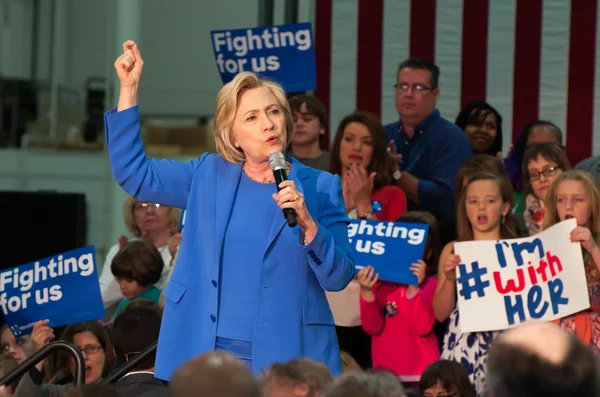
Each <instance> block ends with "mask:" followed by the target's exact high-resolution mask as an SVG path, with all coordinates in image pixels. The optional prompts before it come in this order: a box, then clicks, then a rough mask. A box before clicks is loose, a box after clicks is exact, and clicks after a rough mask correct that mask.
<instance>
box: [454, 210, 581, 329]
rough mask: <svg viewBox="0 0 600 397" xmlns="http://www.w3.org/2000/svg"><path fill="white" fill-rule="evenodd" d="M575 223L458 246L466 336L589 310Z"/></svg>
mask: <svg viewBox="0 0 600 397" xmlns="http://www.w3.org/2000/svg"><path fill="white" fill-rule="evenodd" d="M576 226H577V223H576V221H575V219H569V220H566V221H563V222H561V223H559V224H557V225H554V226H552V227H551V228H549V229H548V230H545V231H543V232H541V233H539V234H537V235H535V236H531V237H527V238H519V239H511V240H501V241H468V242H460V243H456V244H455V245H454V251H455V253H456V254H457V255H458V256H460V259H461V263H460V265H459V266H458V268H457V277H456V288H457V292H458V310H459V312H460V329H461V331H462V332H480V331H495V330H502V329H507V328H511V327H514V326H517V325H519V324H522V323H525V322H528V321H532V320H535V321H551V320H556V319H560V318H563V317H566V316H569V315H571V314H573V313H577V312H579V311H582V310H585V309H587V308H589V307H590V301H589V295H588V289H587V282H586V278H585V269H584V266H583V257H582V253H581V246H580V244H579V243H572V242H571V241H570V237H569V236H570V233H571V231H572V230H573V229H574V228H575V227H576Z"/></svg>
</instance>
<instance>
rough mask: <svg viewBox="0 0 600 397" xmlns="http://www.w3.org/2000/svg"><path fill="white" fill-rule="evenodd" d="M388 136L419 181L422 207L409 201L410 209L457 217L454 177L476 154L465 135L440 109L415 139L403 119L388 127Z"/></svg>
mask: <svg viewBox="0 0 600 397" xmlns="http://www.w3.org/2000/svg"><path fill="white" fill-rule="evenodd" d="M385 136H386V139H387V141H388V142H389V141H390V140H392V139H393V140H394V142H395V144H396V151H397V153H398V154H401V155H402V163H401V169H402V170H403V171H407V172H408V173H410V174H411V175H413V176H414V177H415V178H418V179H419V187H418V189H419V202H420V204H417V203H415V202H414V201H412V200H410V198H408V210H409V211H428V212H431V213H432V214H433V215H435V217H436V218H437V219H445V218H452V217H454V216H456V203H455V200H454V178H456V174H457V172H458V169H459V168H460V166H461V165H462V164H463V163H464V162H465V161H466V160H467V159H468V158H469V157H471V156H472V155H473V152H472V151H471V146H470V145H469V141H468V140H467V137H466V136H465V133H464V132H463V131H462V130H461V129H460V128H458V127H457V126H456V125H455V124H452V123H451V122H449V121H448V120H446V119H444V118H442V117H441V115H440V111H439V110H437V109H436V110H434V111H433V112H432V113H431V114H430V115H429V116H427V117H425V119H423V120H422V121H421V122H420V123H419V124H417V126H416V127H415V130H414V135H413V137H412V138H409V137H408V135H406V132H404V130H403V128H402V122H401V120H400V121H396V122H395V123H391V124H388V125H386V126H385Z"/></svg>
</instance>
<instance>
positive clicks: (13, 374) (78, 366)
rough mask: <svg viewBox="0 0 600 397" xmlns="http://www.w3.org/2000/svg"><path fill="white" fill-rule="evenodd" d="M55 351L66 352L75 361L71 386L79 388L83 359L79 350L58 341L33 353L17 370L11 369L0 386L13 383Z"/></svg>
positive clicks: (81, 379) (82, 373)
mask: <svg viewBox="0 0 600 397" xmlns="http://www.w3.org/2000/svg"><path fill="white" fill-rule="evenodd" d="M57 350H64V351H66V352H67V353H68V354H69V355H71V357H73V360H74V361H75V374H73V384H74V385H75V386H80V385H82V384H84V383H85V359H84V358H83V354H82V353H81V350H79V348H78V347H77V346H75V345H74V344H72V343H70V342H67V341H64V340H58V341H56V342H52V343H49V344H47V345H46V346H44V347H42V348H41V349H40V350H38V351H37V352H35V353H33V354H32V355H31V356H29V357H28V358H27V359H26V360H25V361H23V362H22V363H21V364H20V365H19V366H18V367H17V368H15V369H13V370H12V371H10V372H9V373H8V374H6V375H4V376H3V377H2V378H0V385H2V386H6V385H9V384H11V383H13V382H14V381H15V380H17V379H19V378H20V377H21V376H23V375H24V374H25V373H26V372H27V371H29V370H30V369H31V368H33V367H35V366H36V365H37V364H38V363H39V362H41V361H42V360H44V359H45V358H46V357H48V356H49V355H50V354H51V353H53V352H55V351H57Z"/></svg>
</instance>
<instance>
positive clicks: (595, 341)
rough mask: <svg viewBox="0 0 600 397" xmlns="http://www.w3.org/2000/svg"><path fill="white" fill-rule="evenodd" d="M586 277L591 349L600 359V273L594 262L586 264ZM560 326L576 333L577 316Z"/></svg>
mask: <svg viewBox="0 0 600 397" xmlns="http://www.w3.org/2000/svg"><path fill="white" fill-rule="evenodd" d="M585 277H586V280H587V285H588V293H589V295H590V305H591V309H590V310H589V316H590V322H591V326H592V339H591V341H590V348H591V349H592V352H593V353H594V354H595V355H596V357H600V313H599V311H598V309H600V272H599V271H598V269H597V268H596V265H595V264H594V261H593V260H589V261H587V262H586V264H585ZM560 326H561V327H562V328H563V329H566V330H567V331H569V332H572V333H575V328H576V326H575V314H573V315H571V316H568V317H564V318H562V319H561V320H560Z"/></svg>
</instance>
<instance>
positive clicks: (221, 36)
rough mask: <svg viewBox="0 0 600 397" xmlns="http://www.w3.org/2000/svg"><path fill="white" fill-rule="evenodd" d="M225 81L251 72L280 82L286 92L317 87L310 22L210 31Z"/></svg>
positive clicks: (218, 64) (222, 77)
mask: <svg viewBox="0 0 600 397" xmlns="http://www.w3.org/2000/svg"><path fill="white" fill-rule="evenodd" d="M211 38H212V44H213V50H214V52H215V59H216V62H217V69H218V70H219V73H220V74H221V79H222V80H223V84H227V83H228V82H230V81H231V80H233V78H234V77H235V76H236V75H237V74H238V73H239V72H243V71H251V72H255V73H258V74H260V75H261V76H263V77H266V78H269V79H271V80H275V81H277V82H278V83H279V84H281V85H282V86H283V88H284V89H285V90H286V91H287V92H301V91H309V90H314V89H315V88H316V87H317V73H316V67H315V48H314V42H313V36H312V28H311V24H310V23H297V24H291V25H279V26H269V27H260V28H251V29H234V30H214V31H211Z"/></svg>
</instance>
